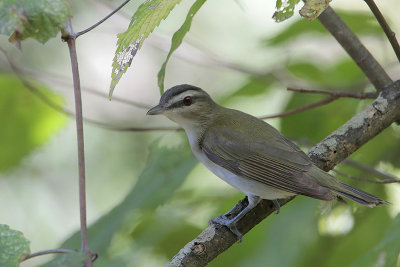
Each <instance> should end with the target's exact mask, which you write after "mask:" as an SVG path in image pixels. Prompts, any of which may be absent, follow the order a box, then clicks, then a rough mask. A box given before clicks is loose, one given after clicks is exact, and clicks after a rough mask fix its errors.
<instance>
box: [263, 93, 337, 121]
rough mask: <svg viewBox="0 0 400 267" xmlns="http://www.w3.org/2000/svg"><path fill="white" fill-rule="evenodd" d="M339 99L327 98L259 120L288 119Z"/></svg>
mask: <svg viewBox="0 0 400 267" xmlns="http://www.w3.org/2000/svg"><path fill="white" fill-rule="evenodd" d="M337 99H338V97H335V96H329V97H327V98H324V99H322V100H318V101H316V102H314V103H311V104H307V105H304V106H301V107H297V108H294V109H290V110H288V111H284V112H282V113H278V114H274V115H267V116H262V117H259V119H261V120H265V119H273V118H282V117H286V116H289V115H293V114H295V113H299V112H303V111H306V110H308V109H312V108H316V107H319V106H323V105H326V104H328V103H330V102H332V101H334V100H337Z"/></svg>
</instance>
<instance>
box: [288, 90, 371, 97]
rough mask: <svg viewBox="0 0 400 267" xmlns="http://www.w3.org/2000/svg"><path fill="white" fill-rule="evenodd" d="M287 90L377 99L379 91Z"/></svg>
mask: <svg viewBox="0 0 400 267" xmlns="http://www.w3.org/2000/svg"><path fill="white" fill-rule="evenodd" d="M287 90H289V91H294V92H299V93H315V94H326V95H330V96H333V97H349V98H358V99H375V98H376V97H377V96H378V94H377V93H365V92H346V91H328V90H317V89H303V88H294V87H288V88H287Z"/></svg>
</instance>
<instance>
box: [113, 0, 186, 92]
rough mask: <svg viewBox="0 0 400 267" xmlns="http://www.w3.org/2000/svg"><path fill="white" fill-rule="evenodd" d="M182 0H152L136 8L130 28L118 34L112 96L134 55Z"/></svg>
mask: <svg viewBox="0 0 400 267" xmlns="http://www.w3.org/2000/svg"><path fill="white" fill-rule="evenodd" d="M180 1H181V0H150V1H146V2H144V3H143V4H142V5H140V6H139V8H138V9H137V10H136V12H135V14H134V15H133V17H132V20H131V23H130V24H129V27H128V29H127V30H126V31H125V32H124V33H120V34H118V42H117V46H118V47H117V50H116V51H115V56H114V59H113V64H112V73H111V79H112V80H111V85H110V98H111V96H112V93H113V91H114V88H115V86H116V85H117V84H118V82H119V80H120V79H121V77H122V75H123V74H124V73H125V72H126V70H127V69H128V67H129V66H130V65H131V63H132V60H133V57H134V56H135V55H136V53H137V51H138V50H139V49H140V48H141V47H142V44H143V42H144V40H145V39H146V38H147V37H148V36H149V34H150V33H151V32H152V31H153V30H154V28H155V27H157V26H158V25H159V24H160V22H161V20H163V19H165V18H166V17H167V16H168V14H169V13H170V12H171V10H172V9H173V8H174V7H175V6H176V5H177V4H178V3H179V2H180Z"/></svg>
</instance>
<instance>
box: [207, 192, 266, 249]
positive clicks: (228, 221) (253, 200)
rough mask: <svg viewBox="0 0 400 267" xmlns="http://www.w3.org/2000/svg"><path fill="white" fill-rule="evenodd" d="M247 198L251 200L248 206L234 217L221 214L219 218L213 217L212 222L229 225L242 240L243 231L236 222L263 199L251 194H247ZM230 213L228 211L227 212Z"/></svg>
mask: <svg viewBox="0 0 400 267" xmlns="http://www.w3.org/2000/svg"><path fill="white" fill-rule="evenodd" d="M247 200H248V201H249V204H248V205H247V207H246V208H244V209H243V210H242V211H241V212H239V214H238V215H236V216H235V217H234V218H232V219H228V218H227V217H226V215H219V216H218V217H217V218H211V220H210V221H211V222H213V223H218V224H221V225H225V226H226V227H228V228H229V229H230V230H231V231H232V233H234V234H235V235H236V236H237V237H238V238H239V241H242V236H243V235H242V233H240V231H239V230H238V229H237V227H236V223H237V222H238V221H239V220H240V219H241V218H243V216H244V215H246V213H247V212H249V211H250V210H251V209H253V208H254V207H255V206H257V204H258V203H259V202H260V201H261V198H260V197H258V196H254V195H250V196H247ZM226 214H228V213H226Z"/></svg>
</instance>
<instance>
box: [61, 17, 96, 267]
mask: <svg viewBox="0 0 400 267" xmlns="http://www.w3.org/2000/svg"><path fill="white" fill-rule="evenodd" d="M62 35H63V39H64V40H66V42H67V44H68V49H69V54H70V58H71V68H72V77H73V81H74V94H75V121H76V132H77V141H78V167H79V206H80V226H81V239H82V244H81V250H82V251H83V252H85V253H87V254H88V257H87V259H86V260H85V263H84V266H85V267H92V261H91V259H90V258H91V251H90V248H89V239H88V233H87V222H86V178H85V149H84V139H83V118H82V98H81V85H80V79H79V69H78V57H77V54H76V46H75V38H76V34H75V33H74V31H73V29H72V25H71V20H70V19H68V20H67V24H66V26H65V31H63V33H62Z"/></svg>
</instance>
